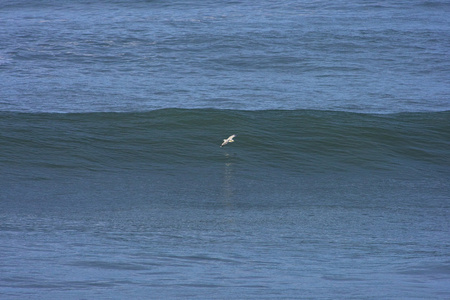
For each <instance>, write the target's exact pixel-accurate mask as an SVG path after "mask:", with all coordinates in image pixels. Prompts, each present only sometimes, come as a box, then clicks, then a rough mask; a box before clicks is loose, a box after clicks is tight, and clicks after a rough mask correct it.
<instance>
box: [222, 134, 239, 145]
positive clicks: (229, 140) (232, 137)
mask: <svg viewBox="0 0 450 300" xmlns="http://www.w3.org/2000/svg"><path fill="white" fill-rule="evenodd" d="M235 136H236V135H235V134H233V135H230V137H228V138H227V139H224V140H223V143H222V145H220V147H223V146H225V145H226V144H228V143H233V142H234V140H233V139H234V137H235Z"/></svg>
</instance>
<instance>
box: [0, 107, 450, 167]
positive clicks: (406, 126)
mask: <svg viewBox="0 0 450 300" xmlns="http://www.w3.org/2000/svg"><path fill="white" fill-rule="evenodd" d="M449 119H450V112H433V113H402V114H388V115H371V114H357V113H348V112H327V111H310V110H293V111H278V110H273V111H239V110H213V109H198V110H197V109H190V110H185V109H163V110H156V111H150V112H142V113H80V114H48V113H39V114H22V113H2V114H1V115H0V124H1V126H0V128H1V132H0V134H1V140H2V147H1V150H0V151H1V156H0V157H1V161H0V163H1V165H2V166H3V167H2V168H3V169H4V170H8V171H7V173H9V174H12V173H13V175H14V174H15V175H17V174H18V173H17V172H19V173H20V174H24V173H23V172H24V170H25V172H28V173H29V170H28V169H36V168H38V169H47V170H50V169H53V170H58V172H78V171H83V172H84V171H87V172H116V171H121V170H129V171H130V170H131V171H132V170H135V171H137V170H139V171H144V172H151V171H157V172H169V171H177V172H178V171H182V170H184V171H188V170H198V169H213V168H215V167H223V164H224V163H234V164H236V165H238V166H239V167H240V168H241V170H242V172H247V173H248V172H250V173H248V174H251V172H256V171H260V172H261V173H264V172H266V171H267V170H279V171H283V172H284V171H285V172H289V173H291V174H295V173H298V174H307V173H323V172H349V171H355V170H358V169H359V170H369V171H371V172H373V171H377V172H406V173H410V172H411V171H416V172H418V173H423V174H430V172H438V173H445V174H448V169H449V168H448V167H449V162H450V155H449V151H448V150H449V149H450V126H449V122H448V120H449ZM231 134H237V137H236V138H235V141H236V142H235V143H233V144H229V145H227V146H225V147H223V148H220V147H219V145H220V144H221V142H222V139H223V138H226V137H228V136H229V135H231ZM27 170H28V171H27ZM424 172H425V173H424Z"/></svg>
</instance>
